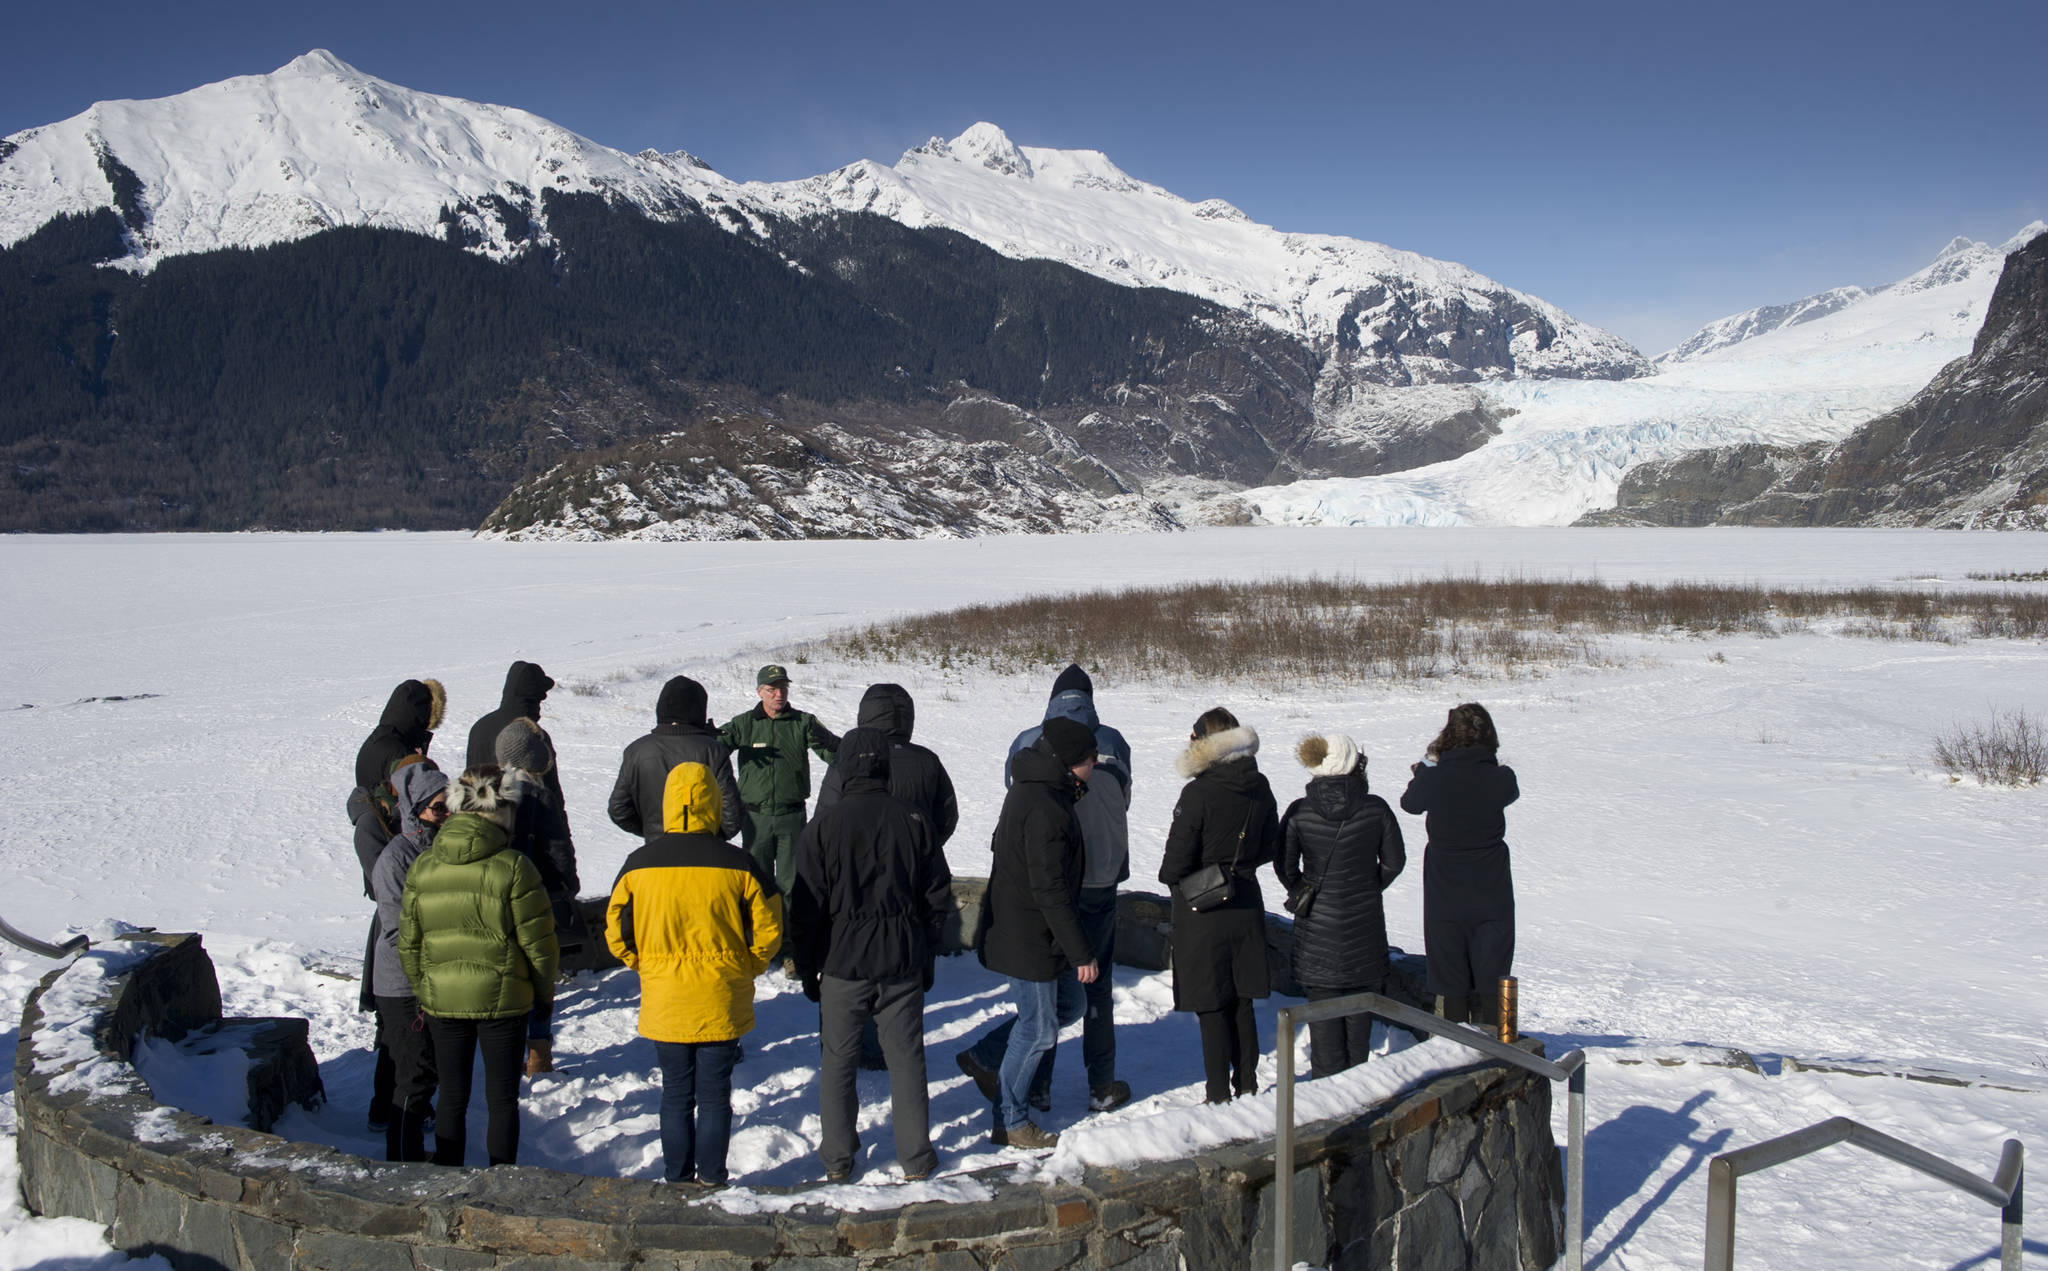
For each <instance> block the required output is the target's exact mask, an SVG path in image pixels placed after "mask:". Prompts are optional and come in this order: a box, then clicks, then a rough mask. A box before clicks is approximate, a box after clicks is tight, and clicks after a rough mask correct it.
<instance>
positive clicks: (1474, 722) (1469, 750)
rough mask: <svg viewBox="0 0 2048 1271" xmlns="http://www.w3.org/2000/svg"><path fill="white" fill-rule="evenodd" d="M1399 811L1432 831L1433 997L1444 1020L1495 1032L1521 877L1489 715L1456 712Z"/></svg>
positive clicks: (1515, 791)
mask: <svg viewBox="0 0 2048 1271" xmlns="http://www.w3.org/2000/svg"><path fill="white" fill-rule="evenodd" d="M1410 771H1411V772H1412V773H1413V776H1412V777H1411V779H1410V780H1409V782H1408V789H1407V790H1406V791H1404V792H1403V793H1402V795H1401V810H1402V811H1403V812H1411V813H1419V814H1421V815H1422V816H1423V817H1424V818H1425V819H1424V821H1423V825H1424V828H1426V829H1427V830H1428V831H1429V846H1428V847H1427V848H1426V849H1424V851H1423V855H1422V938H1423V942H1424V946H1425V948H1426V949H1427V951H1428V954H1429V991H1430V992H1431V993H1434V994H1436V998H1437V1013H1438V1014H1439V1015H1442V1016H1443V1017H1444V1018H1445V1019H1448V1020H1452V1021H1455V1022H1457V1023H1466V1022H1468V1021H1471V1020H1473V1019H1475V1018H1476V1019H1477V1020H1478V1021H1479V1022H1480V1023H1483V1024H1487V1025H1496V1024H1498V1023H1499V1022H1500V997H1499V994H1498V993H1496V992H1495V991H1494V990H1495V989H1496V988H1497V986H1498V985H1499V984H1500V981H1501V977H1503V976H1505V975H1507V974H1509V973H1510V972H1511V971H1512V970H1513V969H1514V965H1515V879H1514V873H1513V871H1512V870H1511V869H1510V868H1509V862H1508V844H1507V837H1506V835H1507V806H1508V804H1510V803H1513V802H1514V801H1515V800H1516V799H1518V798H1520V797H1521V794H1522V789H1521V786H1520V785H1518V784H1517V783H1516V781H1515V770H1514V769H1513V768H1510V767H1508V766H1507V765H1506V764H1504V763H1502V762H1501V761H1500V734H1499V733H1498V732H1496V731H1494V727H1493V716H1491V715H1489V714H1487V711H1486V708H1485V707H1484V706H1481V705H1480V704H1479V703H1477V702H1465V703H1463V704H1462V705H1458V706H1453V707H1452V708H1451V711H1450V715H1449V717H1448V718H1447V719H1446V720H1445V721H1444V727H1443V731H1442V732H1440V733H1438V734H1437V736H1436V740H1435V741H1432V742H1431V743H1429V750H1428V751H1427V752H1426V753H1425V754H1424V756H1423V760H1422V762H1421V763H1418V764H1416V765H1415V766H1414V767H1413V768H1412V769H1411V770H1410Z"/></svg>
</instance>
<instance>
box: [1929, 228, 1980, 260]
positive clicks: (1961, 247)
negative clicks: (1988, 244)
mask: <svg viewBox="0 0 2048 1271" xmlns="http://www.w3.org/2000/svg"><path fill="white" fill-rule="evenodd" d="M1982 246H1983V244H1982V243H1980V242H1978V241H1977V240H1976V239H1974V238H1971V237H1969V236H1968V235H1966V234H1958V235H1956V236H1955V237H1954V238H1951V239H1950V240H1948V246H1946V247H1944V248H1942V249H1941V250H1940V251H1939V252H1936V253H1935V256H1934V259H1935V260H1937V261H1942V260H1947V259H1948V258H1949V257H1951V256H1960V255H1962V254H1963V253H1964V252H1967V251H1970V250H1972V249H1973V248H1978V247H1982Z"/></svg>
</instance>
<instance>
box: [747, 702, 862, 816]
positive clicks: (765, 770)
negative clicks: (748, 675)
mask: <svg viewBox="0 0 2048 1271" xmlns="http://www.w3.org/2000/svg"><path fill="white" fill-rule="evenodd" d="M718 739H719V740H720V741H722V742H724V743H725V748H726V749H727V750H730V751H731V752H732V758H733V763H734V765H735V766H737V767H738V768H739V785H740V802H741V803H744V804H745V805H746V806H748V807H750V808H763V807H765V808H777V809H789V808H800V807H802V806H803V804H804V800H805V799H808V798H809V797H810V795H811V759H810V755H807V754H805V753H804V752H805V751H806V750H810V751H813V752H815V753H816V754H817V756H818V758H820V759H822V760H824V761H825V762H826V763H831V762H832V756H833V755H834V754H836V753H837V752H838V750H839V734H837V733H835V732H833V731H832V730H831V729H829V728H827V727H825V726H824V725H823V724H821V723H819V722H818V717H817V716H816V715H813V714H811V713H810V712H809V711H800V710H797V709H795V708H794V707H792V708H791V709H789V710H785V711H783V712H782V713H781V714H780V715H777V716H776V717H775V718H773V719H770V718H768V712H767V711H765V710H763V709H761V708H760V707H759V706H756V707H755V708H754V709H752V710H750V711H746V712H743V713H742V714H738V715H735V716H733V717H732V718H731V719H729V720H727V721H725V727H724V728H721V729H719V730H718Z"/></svg>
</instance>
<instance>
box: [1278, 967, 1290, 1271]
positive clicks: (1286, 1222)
mask: <svg viewBox="0 0 2048 1271" xmlns="http://www.w3.org/2000/svg"><path fill="white" fill-rule="evenodd" d="M1278 1028H1279V1033H1280V1036H1279V1038H1278V1040H1279V1043H1280V1045H1279V1051H1280V1054H1279V1059H1280V1064H1279V1069H1280V1084H1279V1086H1278V1087H1277V1088H1276V1089H1275V1090H1274V1091H1273V1271H1293V1269H1294V1008H1293V1007H1291V1006H1289V1007H1284V1008H1282V1009H1281V1011H1280V1016H1279V1025H1278Z"/></svg>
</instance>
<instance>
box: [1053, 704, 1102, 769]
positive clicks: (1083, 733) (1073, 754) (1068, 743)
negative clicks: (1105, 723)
mask: <svg viewBox="0 0 2048 1271" xmlns="http://www.w3.org/2000/svg"><path fill="white" fill-rule="evenodd" d="M1045 740H1046V743H1047V744H1048V745H1050V746H1051V747H1052V753H1053V754H1055V755H1057V756H1059V761H1060V762H1061V763H1063V764H1065V765H1066V766H1067V767H1069V768H1071V767H1073V766H1074V765H1075V764H1078V763H1080V762H1081V761H1082V760H1084V759H1092V758H1094V757H1095V730H1094V729H1092V728H1090V727H1088V725H1086V724H1083V723H1078V722H1076V721H1075V720H1071V719H1068V718H1067V717H1066V716H1064V715H1059V716H1055V717H1054V718H1052V719H1048V720H1046V721H1045Z"/></svg>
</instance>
